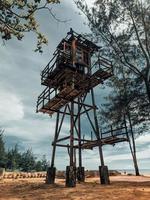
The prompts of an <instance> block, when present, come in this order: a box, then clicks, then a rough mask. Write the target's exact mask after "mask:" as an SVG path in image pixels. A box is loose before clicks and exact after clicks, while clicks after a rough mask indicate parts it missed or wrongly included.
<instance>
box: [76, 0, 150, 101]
mask: <svg viewBox="0 0 150 200" xmlns="http://www.w3.org/2000/svg"><path fill="white" fill-rule="evenodd" d="M74 1H75V2H76V4H77V6H78V8H79V9H80V10H81V11H82V12H83V13H84V14H85V15H86V17H87V19H88V24H89V27H90V28H91V31H92V34H91V37H92V38H93V39H94V40H95V41H96V42H97V43H99V44H100V45H101V46H103V48H102V50H101V54H102V55H105V56H108V57H109V58H110V59H112V61H113V64H114V68H116V67H118V68H119V67H121V66H123V67H124V68H125V69H129V70H130V72H131V73H133V74H134V76H136V77H137V79H138V78H139V79H140V80H141V84H143V87H144V90H145V93H146V95H147V98H148V101H149V102H150V84H149V82H150V23H149V19H150V18H149V13H150V6H149V0H145V1H141V0H132V1H131V0H113V1H112V0H95V1H94V2H95V3H94V5H93V6H92V7H91V8H89V7H88V6H87V4H86V3H85V1H82V0H74ZM139 84H140V83H139Z"/></svg>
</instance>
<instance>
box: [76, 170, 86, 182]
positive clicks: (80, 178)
mask: <svg viewBox="0 0 150 200" xmlns="http://www.w3.org/2000/svg"><path fill="white" fill-rule="evenodd" d="M77 180H78V181H79V182H84V181H85V173H84V167H78V168H77Z"/></svg>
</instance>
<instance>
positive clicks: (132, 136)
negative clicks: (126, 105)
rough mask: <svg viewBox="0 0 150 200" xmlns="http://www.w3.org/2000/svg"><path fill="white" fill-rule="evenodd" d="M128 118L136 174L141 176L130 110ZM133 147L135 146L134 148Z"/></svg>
mask: <svg viewBox="0 0 150 200" xmlns="http://www.w3.org/2000/svg"><path fill="white" fill-rule="evenodd" d="M128 120H129V124H130V130H131V138H132V145H131V143H130V149H131V154H132V157H133V163H134V168H135V174H136V176H140V173H139V168H138V163H137V157H136V145H135V138H134V133H133V128H132V123H131V118H130V113H129V112H128ZM132 147H133V149H132Z"/></svg>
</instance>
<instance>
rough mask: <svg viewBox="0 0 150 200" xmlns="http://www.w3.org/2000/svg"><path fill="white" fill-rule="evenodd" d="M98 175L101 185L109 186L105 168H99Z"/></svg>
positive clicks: (106, 168)
mask: <svg viewBox="0 0 150 200" xmlns="http://www.w3.org/2000/svg"><path fill="white" fill-rule="evenodd" d="M99 174H100V182H101V184H110V180H109V173H108V167H107V166H99Z"/></svg>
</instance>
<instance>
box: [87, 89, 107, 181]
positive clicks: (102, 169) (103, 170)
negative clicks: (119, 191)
mask: <svg viewBox="0 0 150 200" xmlns="http://www.w3.org/2000/svg"><path fill="white" fill-rule="evenodd" d="M91 95H92V103H93V106H94V107H95V108H94V110H93V111H94V113H93V114H94V120H95V128H96V137H97V139H98V140H99V155H100V162H101V166H100V167H99V174H100V180H101V184H109V183H110V181H109V173H108V167H107V166H105V165H104V158H103V150H102V144H101V138H100V132H99V126H98V120H97V114H96V106H95V99H94V91H93V88H92V89H91Z"/></svg>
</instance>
